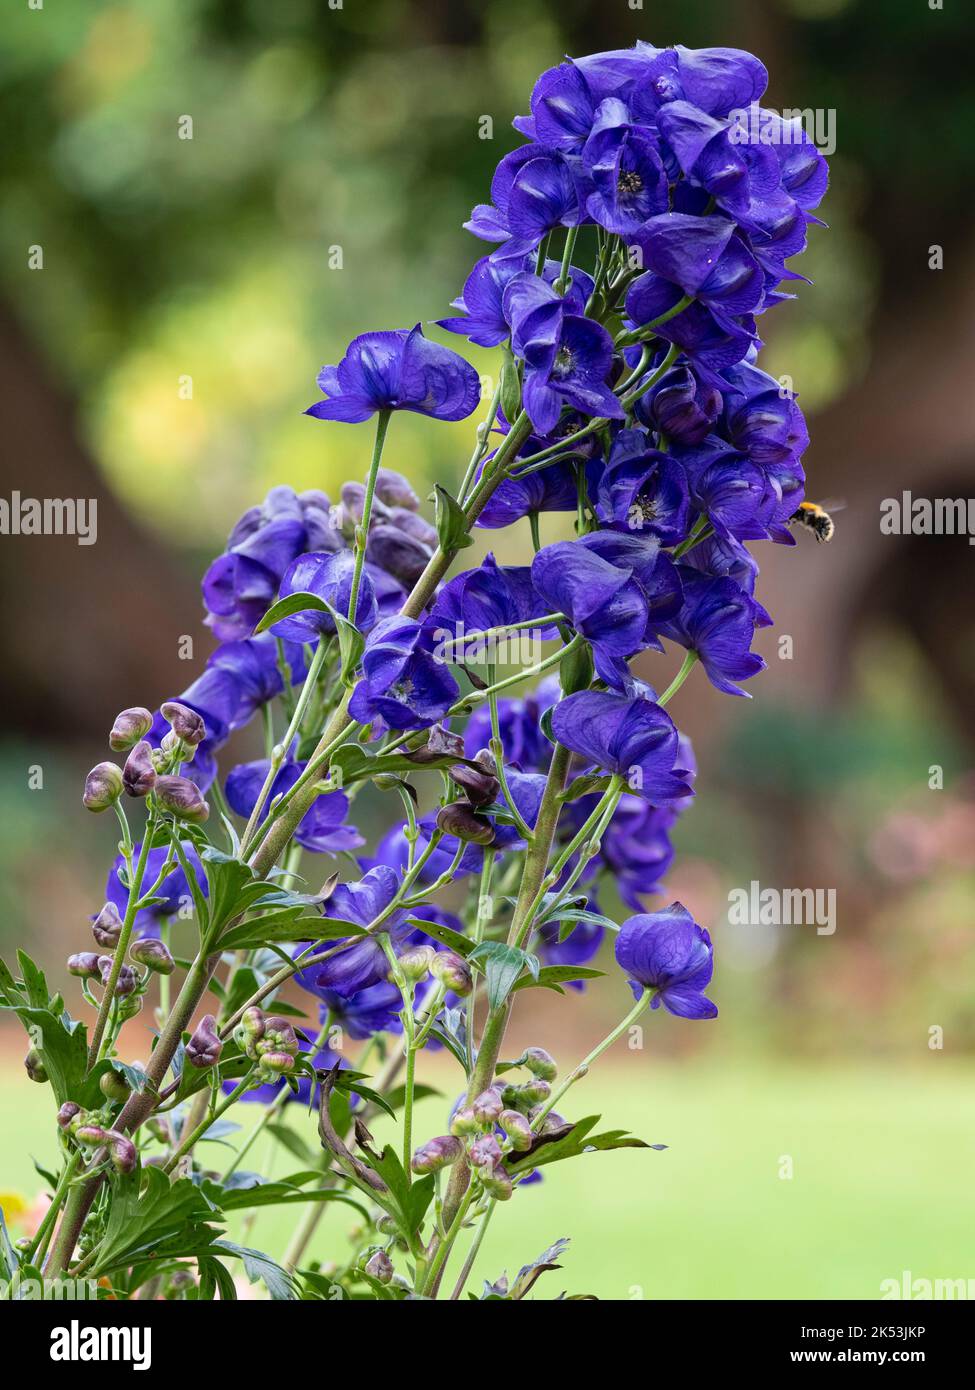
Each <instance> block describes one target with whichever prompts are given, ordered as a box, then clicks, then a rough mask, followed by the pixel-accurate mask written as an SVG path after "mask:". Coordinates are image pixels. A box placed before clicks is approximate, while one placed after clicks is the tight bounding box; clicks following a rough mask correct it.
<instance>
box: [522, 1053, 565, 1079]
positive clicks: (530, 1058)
mask: <svg viewBox="0 0 975 1390" xmlns="http://www.w3.org/2000/svg"><path fill="white" fill-rule="evenodd" d="M515 1066H518V1067H527V1068H528V1070H529V1071H530V1072H531V1074H532V1076H537V1077H538V1078H539V1079H540V1080H541V1081H554V1080H555V1078H556V1077H557V1076H558V1074H559V1069H558V1067H557V1066H556V1065H555V1058H554V1057H553V1056H552V1054H551V1053H550V1052H546V1051H545V1049H544V1047H526V1048H525V1050H524V1052H523V1053H522V1054H521V1056H520V1057H519V1058H518V1061H517V1062H516V1063H515Z"/></svg>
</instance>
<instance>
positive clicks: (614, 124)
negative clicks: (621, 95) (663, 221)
mask: <svg viewBox="0 0 975 1390" xmlns="http://www.w3.org/2000/svg"><path fill="white" fill-rule="evenodd" d="M582 164H583V168H584V169H585V170H586V172H587V173H588V175H589V177H590V178H591V179H592V182H593V184H594V186H595V191H594V192H593V193H591V194H590V195H589V197H588V199H587V200H586V211H587V212H588V213H589V216H590V217H591V218H592V219H593V221H594V222H598V223H599V225H600V226H601V227H605V228H606V230H607V231H610V232H616V233H618V234H619V235H621V236H625V235H626V234H627V233H630V232H635V231H637V229H638V228H639V227H641V226H642V225H643V223H644V222H646V221H648V220H649V219H650V218H651V217H654V216H656V214H657V213H661V212H666V211H667V203H668V189H667V175H666V173H665V172H664V167H663V164H662V162H661V159H660V154H659V151H658V146H657V141H656V139H655V138H654V136H653V135H652V134H651V133H650V131H648V130H647V129H646V128H644V127H641V126H635V125H631V124H630V116H629V112H628V111H627V108H626V106H625V105H624V103H623V102H621V101H619V100H615V99H609V100H607V101H604V102H602V103H601V105H600V106H599V109H598V111H597V113H596V120H595V123H594V125H593V128H592V133H591V134H590V136H589V138H588V140H587V141H586V144H585V148H584V149H583V152H582Z"/></svg>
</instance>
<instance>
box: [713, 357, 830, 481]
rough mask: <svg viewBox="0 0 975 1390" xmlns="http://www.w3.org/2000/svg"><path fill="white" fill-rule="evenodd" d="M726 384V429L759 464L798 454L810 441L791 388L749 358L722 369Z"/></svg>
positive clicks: (793, 456) (728, 434) (783, 460)
mask: <svg viewBox="0 0 975 1390" xmlns="http://www.w3.org/2000/svg"><path fill="white" fill-rule="evenodd" d="M722 375H723V377H724V379H725V380H726V382H727V386H726V387H725V422H724V425H725V432H726V434H727V437H728V439H729V440H730V442H731V443H732V444H733V445H734V446H735V448H736V449H740V450H741V452H742V453H743V454H747V456H748V457H749V458H750V459H751V461H752V462H753V463H756V464H760V465H767V464H774V463H784V462H786V461H787V460H792V459H796V458H798V457H799V456H800V455H801V454H802V453H803V451H804V450H805V448H806V445H807V444H808V443H809V431H808V429H807V428H806V421H805V418H804V416H803V413H802V411H801V410H800V409H799V407H798V405H796V402H795V400H794V398H793V396H792V393H791V392H788V391H783V389H782V384H781V383H780V382H778V381H776V379H775V377H772V376H769V374H768V372H763V371H762V370H761V369H760V368H759V367H755V366H753V365H752V364H751V363H750V362H739V363H737V364H736V365H735V366H733V367H729V368H728V369H727V371H725V372H724V373H722Z"/></svg>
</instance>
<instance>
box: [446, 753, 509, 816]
mask: <svg viewBox="0 0 975 1390" xmlns="http://www.w3.org/2000/svg"><path fill="white" fill-rule="evenodd" d="M450 775H451V777H452V778H453V779H454V781H455V782H456V783H457V785H458V786H459V787H462V788H463V789H464V792H465V794H466V796H467V800H468V801H469V802H470V803H471V805H472V806H473V807H474V809H475V810H476V811H479V810H480V809H481V807H482V806H490V805H491V802H492V801H496V800H497V797H498V792H499V791H500V790H501V783H500V782H499V781H498V779H497V777H495V775H494V773H493V772H488V771H487V769H485V770H483V771H479V770H478V769H477V768H473V767H466V766H465V765H464V764H463V763H458V764H457V766H456V767H452V768H451V769H450Z"/></svg>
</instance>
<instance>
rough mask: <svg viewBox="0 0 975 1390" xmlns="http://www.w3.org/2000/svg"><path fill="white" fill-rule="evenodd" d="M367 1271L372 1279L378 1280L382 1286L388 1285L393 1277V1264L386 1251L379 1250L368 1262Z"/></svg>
mask: <svg viewBox="0 0 975 1390" xmlns="http://www.w3.org/2000/svg"><path fill="white" fill-rule="evenodd" d="M365 1271H366V1273H367V1274H368V1275H369V1276H370V1278H372V1279H378V1280H379V1282H380V1284H388V1283H389V1281H390V1279H392V1277H393V1262H392V1260H391V1259H390V1258H389V1256H388V1255H387V1254H386V1251H385V1250H377V1251H376V1253H375V1254H374V1255H371V1256H370V1258H369V1259H368V1260H367V1261H366V1264H365Z"/></svg>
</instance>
